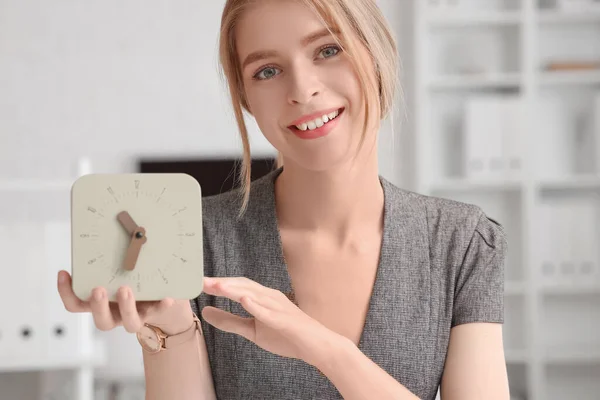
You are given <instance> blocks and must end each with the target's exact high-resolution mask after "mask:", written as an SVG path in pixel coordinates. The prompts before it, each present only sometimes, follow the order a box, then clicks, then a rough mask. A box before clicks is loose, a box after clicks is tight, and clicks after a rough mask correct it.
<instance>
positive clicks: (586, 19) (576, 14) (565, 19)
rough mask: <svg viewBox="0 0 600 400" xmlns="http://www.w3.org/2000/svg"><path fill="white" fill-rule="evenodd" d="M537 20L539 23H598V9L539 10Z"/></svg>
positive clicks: (599, 17)
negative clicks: (569, 10)
mask: <svg viewBox="0 0 600 400" xmlns="http://www.w3.org/2000/svg"><path fill="white" fill-rule="evenodd" d="M538 21H539V22H540V23H541V24H579V23H600V9H598V10H590V11H585V12H584V11H571V12H565V11H557V10H543V11H540V14H539V16H538Z"/></svg>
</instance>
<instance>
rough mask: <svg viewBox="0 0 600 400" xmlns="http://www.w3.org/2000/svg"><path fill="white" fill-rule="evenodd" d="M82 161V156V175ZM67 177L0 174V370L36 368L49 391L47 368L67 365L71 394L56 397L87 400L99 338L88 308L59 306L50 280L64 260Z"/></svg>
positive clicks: (67, 250)
mask: <svg viewBox="0 0 600 400" xmlns="http://www.w3.org/2000/svg"><path fill="white" fill-rule="evenodd" d="M88 166H89V165H88V164H87V162H86V161H85V160H82V162H81V163H80V174H81V175H83V174H86V173H89V170H88V169H87V167H88ZM74 179H75V178H74ZM74 179H73V181H74ZM71 183H72V181H70V180H68V179H65V180H64V181H61V180H59V181H56V182H47V181H46V182H44V181H41V180H40V181H37V180H12V181H9V180H1V181H0V193H1V196H2V201H3V205H5V207H3V208H2V210H0V252H1V253H2V254H3V266H2V267H3V272H4V274H5V276H6V277H7V278H8V279H4V280H2V281H1V282H0V314H2V315H3V319H2V322H0V373H8V372H12V373H14V372H27V371H39V372H41V377H42V379H41V380H40V382H38V386H40V388H39V393H41V396H42V398H49V397H47V396H50V393H51V392H52V391H55V390H58V388H51V386H52V385H51V384H52V382H51V380H49V379H44V377H45V376H46V374H52V373H55V372H56V371H59V370H69V371H71V373H70V375H69V376H70V382H71V384H72V390H71V392H72V396H70V397H65V396H62V395H61V396H59V397H60V398H65V399H71V398H72V399H78V400H86V399H91V398H92V397H91V396H92V395H93V391H92V389H93V382H92V381H91V376H92V370H93V368H94V367H96V366H98V365H101V364H102V363H103V362H104V349H103V343H102V342H100V341H98V340H96V339H95V336H94V327H93V321H92V318H91V315H90V314H75V313H70V312H68V311H66V310H65V308H64V305H63V304H62V301H61V299H60V296H59V294H58V291H57V287H56V277H57V273H58V271H59V270H60V269H67V270H69V269H70V264H71V241H70V239H71V232H70V223H69V221H70V186H71ZM51 371H55V372H51ZM61 393H62V392H61ZM46 395H47V396H46ZM44 396H46V397H44ZM54 398H56V397H54Z"/></svg>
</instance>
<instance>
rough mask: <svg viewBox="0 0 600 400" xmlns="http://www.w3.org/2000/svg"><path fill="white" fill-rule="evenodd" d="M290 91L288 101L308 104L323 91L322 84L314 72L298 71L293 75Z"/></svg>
mask: <svg viewBox="0 0 600 400" xmlns="http://www.w3.org/2000/svg"><path fill="white" fill-rule="evenodd" d="M289 85H290V87H289V91H288V102H289V103H290V104H292V105H294V104H307V103H309V102H310V101H311V100H312V99H313V98H315V97H317V96H318V95H319V94H320V93H321V92H322V90H323V89H322V85H321V84H320V82H319V80H318V79H317V76H316V75H315V74H314V73H312V72H305V73H301V72H296V73H294V74H292V75H291V77H290V83H289Z"/></svg>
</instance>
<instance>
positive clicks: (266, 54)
mask: <svg viewBox="0 0 600 400" xmlns="http://www.w3.org/2000/svg"><path fill="white" fill-rule="evenodd" d="M332 32H334V33H335V30H332ZM326 36H331V32H330V31H329V29H327V28H325V29H322V30H319V31H316V32H313V33H311V34H309V35H307V36H306V37H304V38H303V39H302V40H301V41H300V43H301V44H302V47H306V46H308V45H309V44H311V43H313V42H316V41H317V40H319V39H321V38H323V37H326ZM278 54H279V53H278V52H277V51H275V50H259V51H255V52H252V53H250V54H248V56H247V57H246V59H245V60H244V62H243V63H242V69H245V68H246V67H247V66H248V65H249V64H252V63H254V62H256V61H260V60H264V59H266V58H270V57H276V56H277V55H278Z"/></svg>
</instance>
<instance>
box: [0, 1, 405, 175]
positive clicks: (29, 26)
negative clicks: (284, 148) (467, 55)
mask: <svg viewBox="0 0 600 400" xmlns="http://www.w3.org/2000/svg"><path fill="white" fill-rule="evenodd" d="M380 3H381V5H382V8H383V9H384V11H385V12H386V13H387V14H388V15H389V16H390V17H391V18H390V20H391V22H392V23H393V24H394V25H395V26H397V27H399V26H400V25H401V24H399V23H398V22H399V20H398V19H397V18H396V16H397V15H399V14H400V13H398V11H399V9H400V8H401V7H403V6H404V5H403V4H398V3H405V2H397V1H393V0H385V1H381V2H380ZM223 4H224V1H223V0H211V1H192V0H179V1H176V2H169V1H166V0H162V1H161V0H154V1H150V2H149V1H141V0H138V1H127V2H121V1H115V0H104V1H88V2H84V3H81V2H74V1H68V0H54V1H52V2H44V1H39V0H19V1H17V0H0V57H1V58H0V178H2V177H16V176H19V177H32V176H36V177H53V176H55V175H60V176H63V175H64V176H68V175H69V174H71V173H72V170H71V168H72V167H73V165H74V160H75V159H76V158H77V157H78V156H80V155H90V156H91V157H92V159H93V162H94V164H95V165H96V167H97V169H99V170H100V171H102V172H112V171H126V170H130V169H132V168H133V167H134V165H133V164H132V163H133V161H134V157H137V156H139V155H141V154H157V153H160V154H163V153H168V154H193V155H207V154H210V155H224V154H228V155H231V154H239V152H240V149H241V146H240V143H239V140H238V136H237V129H236V125H235V121H234V119H233V117H232V113H231V110H230V107H229V103H228V97H227V95H226V92H225V90H224V87H225V86H224V82H223V81H222V80H221V78H220V76H219V74H218V64H217V61H218V60H217V51H216V49H217V34H218V28H219V21H220V14H221V11H222V6H223ZM249 122H250V128H251V140H252V144H253V150H254V153H255V154H265V153H268V154H270V153H272V151H273V149H272V147H271V146H270V144H269V143H268V142H267V141H266V140H265V139H264V138H263V136H262V135H261V134H260V132H259V131H258V129H257V127H256V125H255V124H254V123H253V122H252V121H249ZM397 128H399V124H397ZM388 133H389V127H385V128H384V129H383V130H382V135H381V146H380V148H381V149H382V151H381V158H382V163H381V166H382V174H384V175H385V176H386V177H389V178H390V179H392V180H396V174H397V170H398V168H399V167H400V166H399V164H398V157H397V156H396V155H395V154H392V153H391V151H390V150H391V149H392V146H391V145H390V144H391V142H390V141H391V140H392V137H391V135H390V134H388ZM395 134H396V135H399V134H400V133H399V132H398V129H396V132H395ZM392 160H393V161H395V162H394V163H392Z"/></svg>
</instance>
